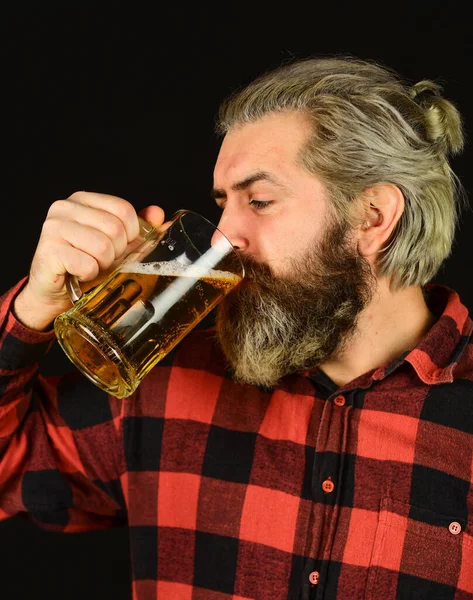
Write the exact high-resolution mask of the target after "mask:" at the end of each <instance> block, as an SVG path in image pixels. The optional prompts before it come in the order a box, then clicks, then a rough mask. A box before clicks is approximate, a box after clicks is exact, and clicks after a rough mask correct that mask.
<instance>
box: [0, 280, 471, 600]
mask: <svg viewBox="0 0 473 600" xmlns="http://www.w3.org/2000/svg"><path fill="white" fill-rule="evenodd" d="M21 285H22V282H20V283H19V284H18V285H17V286H15V288H13V289H11V290H10V291H9V292H8V293H7V294H5V295H4V296H3V298H2V302H1V305H0V344H1V345H0V518H3V519H6V518H8V517H10V516H12V515H16V514H19V513H21V514H28V517H29V518H30V519H32V520H33V521H34V522H36V523H37V524H39V525H40V526H42V527H45V528H48V529H51V530H54V531H64V532H76V531H84V530H91V529H99V528H105V527H110V526H113V525H114V524H123V523H124V522H127V523H128V527H129V534H130V536H129V537H130V544H131V561H132V576H133V583H132V594H133V598H134V599H136V600H155V599H164V600H191V599H192V600H230V599H233V600H247V599H250V598H251V599H257V600H296V599H297V600H301V599H302V600H309V599H310V600H315V599H317V600H319V599H322V598H323V599H325V600H331V599H335V598H337V599H340V598H341V599H347V600H357V599H360V600H361V599H365V600H390V599H395V598H396V599H408V598H409V599H414V598H415V599H424V598H427V599H429V600H467V599H472V598H473V486H472V469H473V344H472V330H473V323H472V321H471V319H470V317H469V315H468V311H467V309H466V308H465V306H464V305H463V304H462V303H461V301H460V299H459V297H458V295H457V293H456V292H455V291H453V290H450V289H449V288H446V287H444V286H440V285H434V284H431V285H429V286H427V288H426V289H427V290H428V291H429V298H428V303H429V306H430V309H431V311H432V312H433V313H434V314H435V315H436V316H437V317H438V320H437V322H436V323H435V325H434V326H433V327H432V328H431V330H430V331H429V333H428V334H427V335H426V336H425V337H424V339H423V340H422V341H421V342H420V343H419V345H418V346H417V347H416V348H414V349H413V350H411V351H409V352H406V353H404V354H403V355H402V356H400V357H399V358H398V359H397V360H395V361H393V362H392V363H391V364H389V365H385V366H383V367H380V368H377V369H373V370H372V371H370V372H368V373H366V374H364V375H362V376H360V377H358V378H357V379H355V380H354V381H351V382H350V383H348V384H346V385H345V386H343V387H341V388H337V386H336V385H335V384H334V383H333V382H332V381H331V380H330V379H329V378H328V377H327V376H326V375H324V373H323V372H321V371H320V370H317V369H316V370H314V371H311V372H299V373H295V374H293V375H290V376H287V377H285V378H284V379H283V380H282V383H281V385H279V386H277V387H276V388H275V389H273V390H264V389H258V388H257V387H252V386H246V385H240V384H236V383H235V382H233V381H232V380H231V379H230V378H229V377H228V373H227V370H226V364H225V361H224V359H223V357H222V355H221V353H220V352H219V349H218V345H217V344H216V343H215V333H214V331H213V330H212V329H205V330H204V329H197V330H194V332H193V333H191V334H190V335H188V336H187V338H186V339H185V340H183V341H182V342H181V343H180V344H179V346H178V347H177V348H176V349H175V350H174V351H173V352H172V353H171V355H169V356H168V357H167V358H166V359H165V360H164V361H162V362H161V363H160V364H159V365H157V366H156V367H155V368H154V369H153V371H152V372H151V373H150V374H148V375H147V376H146V377H145V379H144V381H143V382H142V383H141V385H140V387H139V388H138V390H137V392H136V393H135V394H134V395H133V396H132V397H131V398H128V399H126V400H117V399H116V398H113V397H109V396H107V395H106V394H105V393H103V392H101V391H100V390H99V389H98V388H96V387H95V386H94V385H93V384H92V383H90V382H89V381H88V380H86V379H85V378H83V377H82V376H81V375H80V374H79V372H75V370H73V371H74V372H72V373H71V374H67V375H64V376H62V377H50V378H47V379H46V378H44V377H42V376H41V375H38V362H39V361H40V359H41V357H42V356H43V355H44V354H45V353H46V351H47V350H48V347H49V346H50V344H51V343H52V341H53V339H54V334H53V333H51V332H46V333H38V332H33V331H30V330H28V329H26V328H25V327H23V326H22V325H21V324H20V323H18V321H17V320H16V319H15V317H14V316H13V314H12V312H11V309H10V307H11V303H12V300H13V298H14V296H15V294H17V293H18V291H19V289H20V288H21Z"/></svg>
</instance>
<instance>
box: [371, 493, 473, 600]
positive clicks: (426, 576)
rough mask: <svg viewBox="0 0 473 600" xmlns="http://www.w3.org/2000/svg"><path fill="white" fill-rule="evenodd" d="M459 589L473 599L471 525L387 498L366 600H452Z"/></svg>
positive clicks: (377, 536)
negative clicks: (472, 596) (471, 594)
mask: <svg viewBox="0 0 473 600" xmlns="http://www.w3.org/2000/svg"><path fill="white" fill-rule="evenodd" d="M456 589H459V590H462V591H463V592H469V593H473V525H472V523H468V522H467V521H466V519H464V518H463V519H462V518H457V517H455V516H452V515H441V514H438V513H435V512H433V511H431V510H427V509H424V508H418V507H415V506H412V505H409V504H405V503H402V502H397V501H395V500H392V499H390V498H384V499H383V500H382V501H381V508H380V514H379V521H378V527H377V530H376V535H375V541H374V546H373V553H372V555H371V561H370V567H369V572H368V580H367V588H366V596H365V599H366V600H379V599H380V598H383V600H390V599H393V600H394V599H396V600H410V599H412V600H414V599H415V600H424V599H425V600H432V599H434V598H436V599H437V598H438V599H442V600H443V599H446V600H447V599H450V598H451V599H452V600H453V598H454V596H455V590H456ZM455 597H456V596H455ZM461 597H462V598H463V596H461ZM465 597H468V598H469V597H470V595H469V594H467V595H466V596H465Z"/></svg>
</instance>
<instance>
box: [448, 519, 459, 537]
mask: <svg viewBox="0 0 473 600" xmlns="http://www.w3.org/2000/svg"><path fill="white" fill-rule="evenodd" d="M448 530H449V531H450V533H453V535H458V534H459V533H460V531H461V530H462V526H461V525H460V523H457V522H456V521H452V522H451V523H450V525H449V526H448Z"/></svg>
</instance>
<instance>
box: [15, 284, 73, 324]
mask: <svg viewBox="0 0 473 600" xmlns="http://www.w3.org/2000/svg"><path fill="white" fill-rule="evenodd" d="M70 307H71V303H70V301H68V302H61V303H60V304H57V303H54V304H53V303H48V302H44V301H40V300H38V299H37V298H35V297H34V295H33V294H32V293H31V290H30V288H29V287H28V284H27V285H26V286H25V287H24V288H23V289H22V290H21V292H20V293H19V294H18V296H17V297H16V298H15V300H14V302H13V305H12V312H13V314H14V316H15V318H16V319H17V320H18V321H19V322H20V323H21V324H22V325H23V326H25V327H27V328H28V329H33V330H34V331H47V330H50V329H52V328H53V324H54V319H55V318H56V317H57V316H58V315H59V314H61V313H62V312H64V311H65V310H67V309H68V308H70Z"/></svg>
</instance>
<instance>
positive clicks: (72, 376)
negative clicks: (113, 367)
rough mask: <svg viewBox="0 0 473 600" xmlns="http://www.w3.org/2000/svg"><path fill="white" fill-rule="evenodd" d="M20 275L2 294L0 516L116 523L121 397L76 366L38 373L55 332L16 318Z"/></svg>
mask: <svg viewBox="0 0 473 600" xmlns="http://www.w3.org/2000/svg"><path fill="white" fill-rule="evenodd" d="M25 282H26V278H24V279H22V280H21V281H20V282H19V283H18V284H17V285H16V286H14V287H13V288H11V289H10V290H9V291H7V293H6V294H4V295H3V296H2V297H0V520H4V519H7V518H9V517H12V516H14V515H20V516H24V517H27V518H28V519H30V520H32V521H33V522H35V523H36V524H38V525H40V526H41V527H44V528H45V529H49V530H53V531H63V532H77V531H87V530H92V529H105V528H107V527H111V526H114V525H122V524H124V523H125V522H126V509H125V501H124V496H123V488H122V478H123V477H124V472H125V459H124V455H123V440H122V427H121V420H122V419H121V407H122V404H121V403H122V401H120V400H118V399H116V398H113V397H112V396H109V395H108V394H106V393H105V392H103V391H102V390H100V389H99V388H97V387H96V386H95V385H94V384H92V383H91V382H90V381H89V380H87V378H85V377H84V376H83V375H82V374H81V373H80V372H79V371H78V370H76V369H74V370H72V372H71V373H68V374H66V375H63V376H57V377H44V376H42V375H41V373H40V363H41V359H42V358H43V357H44V356H45V355H46V353H47V352H48V350H49V349H50V348H51V346H52V344H53V343H55V335H54V331H47V332H37V331H33V330H30V329H28V328H27V327H25V326H23V325H22V324H21V323H20V322H19V321H18V320H17V319H16V318H15V315H14V314H13V312H12V304H13V301H14V299H15V297H16V296H17V294H18V293H19V292H20V290H21V289H22V287H23V285H24V284H25Z"/></svg>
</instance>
